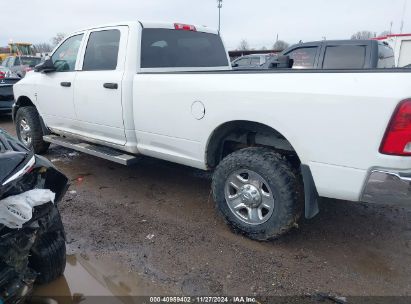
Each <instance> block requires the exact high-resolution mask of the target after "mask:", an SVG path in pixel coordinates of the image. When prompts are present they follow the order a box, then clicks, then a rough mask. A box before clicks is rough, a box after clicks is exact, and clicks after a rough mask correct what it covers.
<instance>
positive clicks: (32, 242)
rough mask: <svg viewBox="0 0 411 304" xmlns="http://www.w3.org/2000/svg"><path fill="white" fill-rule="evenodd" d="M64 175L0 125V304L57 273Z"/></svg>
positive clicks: (61, 260) (61, 262)
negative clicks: (59, 206) (60, 205)
mask: <svg viewBox="0 0 411 304" xmlns="http://www.w3.org/2000/svg"><path fill="white" fill-rule="evenodd" d="M67 188H68V179H67V177H66V176H65V175H64V174H62V173H61V172H59V171H58V170H57V169H56V168H55V167H54V166H53V164H52V163H51V162H50V161H48V160H47V159H45V158H43V157H41V156H37V155H35V154H33V153H32V152H31V151H29V150H27V148H25V147H24V146H23V145H22V144H21V143H20V142H18V141H17V140H16V139H14V138H13V137H11V136H10V135H9V134H7V133H6V132H5V131H3V130H1V129H0V303H20V302H22V301H24V299H25V298H26V297H27V296H29V295H30V293H31V291H32V289H33V286H34V284H35V283H36V284H43V283H48V282H51V281H53V280H54V279H56V278H58V277H59V276H61V275H62V274H63V272H64V269H65V265H66V247H65V233H64V227H63V223H62V221H61V217H60V214H59V211H58V208H57V207H58V203H59V202H60V201H61V199H62V197H63V196H64V194H65V192H66V191H67Z"/></svg>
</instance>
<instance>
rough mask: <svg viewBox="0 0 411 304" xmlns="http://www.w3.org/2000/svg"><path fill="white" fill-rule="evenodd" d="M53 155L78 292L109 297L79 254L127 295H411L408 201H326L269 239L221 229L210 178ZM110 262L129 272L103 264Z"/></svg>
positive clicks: (4, 122) (6, 124)
mask: <svg viewBox="0 0 411 304" xmlns="http://www.w3.org/2000/svg"><path fill="white" fill-rule="evenodd" d="M0 128H4V129H6V130H8V131H10V132H11V133H13V134H14V133H15V132H14V127H13V125H12V123H11V120H10V119H9V118H8V117H1V116H0ZM47 157H48V158H49V159H51V161H52V162H53V163H54V164H55V165H56V166H57V167H58V168H60V169H61V170H62V171H63V172H64V173H65V174H67V175H68V176H69V178H70V179H71V180H72V185H71V187H70V189H69V192H68V193H67V195H66V197H65V199H64V201H63V202H62V203H61V205H60V209H61V213H62V216H63V221H64V224H65V227H66V232H67V243H68V244H67V247H68V253H69V254H71V255H75V256H71V257H69V259H68V261H69V262H68V264H67V265H68V267H67V271H66V277H65V278H62V280H64V282H65V283H64V284H66V285H68V286H69V290H71V289H72V291H71V293H73V292H74V293H79V294H81V295H95V294H100V293H102V294H106V292H111V293H113V291H112V289H110V288H105V290H104V291H100V289H99V288H100V287H101V286H100V285H102V284H100V283H99V286H100V287H98V286H94V285H93V286H94V287H93V286H90V288H85V290H84V288H83V289H81V288H80V287H81V286H84V285H82V284H87V282H88V281H90V280H89V279H88V278H89V277H88V276H90V272H87V274H86V273H84V274H83V275H80V274H78V275H76V274H75V271H74V270H73V269H74V268H75V267H74V266H73V265H72V264H73V263H74V264H75V262H73V261H77V263H78V259H79V258H80V260H81V261H83V262H82V263H80V264H81V265H83V266H82V267H83V268H86V269H90V267H91V268H92V269H97V270H93V271H94V272H93V271H92V273H94V274H95V273H97V275H96V274H95V275H93V277H96V276H97V277H100V278H101V277H103V281H104V282H105V284H106V285H107V284H109V283H110V282H109V283H107V280H105V279H104V278H106V277H110V278H113V273H112V270H113V269H117V270H118V269H123V270H124V271H121V272H120V273H121V274H118V273H117V274H115V275H114V282H116V281H115V280H116V278H117V279H118V277H120V278H121V280H120V281H121V282H129V283H127V284H125V283H124V284H123V283H122V284H113V285H112V284H109V285H110V286H115V287H113V288H114V289H115V292H120V293H122V292H123V293H124V291H122V290H123V289H124V290H126V291H128V292H129V294H138V295H153V294H157V295H158V293H156V292H153V290H154V291H155V290H158V291H160V293H165V294H167V295H259V296H269V295H301V294H316V293H326V294H335V295H343V296H362V295H368V296H376V295H379V296H393V295H408V296H410V295H411V266H410V265H411V204H410V205H409V206H390V205H371V204H365V203H352V202H346V201H337V200H330V199H324V200H323V201H322V202H321V206H320V209H321V213H320V214H319V215H318V216H317V217H316V218H314V219H313V220H310V221H306V220H303V221H302V222H301V223H300V225H299V227H298V228H296V229H294V230H293V231H292V232H291V233H289V234H288V235H286V236H284V237H283V238H282V239H280V240H278V241H273V242H265V243H261V242H255V241H251V240H249V239H247V238H245V237H243V236H241V235H237V234H234V233H232V232H231V230H230V229H229V227H227V226H226V225H225V224H224V222H223V220H222V219H221V218H220V216H219V215H218V213H217V212H216V210H215V208H214V202H213V200H212V198H211V196H210V175H209V174H208V173H204V172H202V171H199V170H196V169H192V168H188V167H184V166H179V165H175V164H171V163H168V162H164V161H160V160H156V159H152V158H142V159H141V160H140V161H139V163H138V164H137V165H135V166H132V167H123V166H121V165H117V164H115V163H111V162H109V161H105V160H102V159H98V158H95V157H91V156H87V155H84V154H79V153H76V152H72V151H70V150H66V149H62V148H60V147H56V146H52V147H51V149H50V151H49V153H48V154H47ZM84 260H85V261H86V262H87V263H86V262H84ZM70 261H71V263H70ZM90 261H93V263H94V264H93V263H91V264H92V266H90V265H89V264H90ZM105 261H111V262H110V263H114V264H115V265H121V266H118V267H117V266H116V267H114V268H113V267H107V269H105V268H104V267H102V265H109V264H110V263H109V262H105ZM84 264H87V265H88V266H84ZM73 267H74V268H73ZM100 281H101V280H97V282H100ZM61 282H62V281H60V284H62V283H61ZM81 282H83V283H81ZM64 284H63V285H64ZM76 284H77V285H79V286H80V287H75V286H76ZM91 284H93V283H91ZM66 285H64V286H66ZM103 285H104V284H103ZM119 285H120V287H118V286H119ZM59 286H60V285H59ZM43 288H44V287H43ZM118 288H120V289H118ZM121 288H123V289H121ZM57 289H58V288H57V287H55V288H51V290H57ZM47 290H50V289H46V291H44V290H43V291H41V289H38V292H40V293H41V292H43V294H44V292H46V293H47ZM107 290H108V291H107ZM66 291H67V290H66ZM125 294H127V293H125Z"/></svg>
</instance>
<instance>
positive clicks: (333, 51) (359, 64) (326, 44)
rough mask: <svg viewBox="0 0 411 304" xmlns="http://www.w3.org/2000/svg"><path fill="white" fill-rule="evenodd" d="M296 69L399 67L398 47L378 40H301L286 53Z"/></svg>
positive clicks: (284, 53) (284, 52)
mask: <svg viewBox="0 0 411 304" xmlns="http://www.w3.org/2000/svg"><path fill="white" fill-rule="evenodd" d="M282 54H283V55H288V56H290V58H291V59H293V60H294V65H293V68H294V69H380V68H393V67H395V60H394V50H393V49H392V48H391V47H390V46H389V44H388V43H385V42H382V41H375V40H330V41H328V40H325V41H316V42H307V43H300V44H297V45H294V46H291V47H290V48H288V49H286V50H285V51H283V52H282Z"/></svg>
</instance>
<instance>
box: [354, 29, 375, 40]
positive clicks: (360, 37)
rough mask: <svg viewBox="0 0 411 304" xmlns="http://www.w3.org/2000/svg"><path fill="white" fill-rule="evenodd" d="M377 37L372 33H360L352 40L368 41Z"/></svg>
mask: <svg viewBox="0 0 411 304" xmlns="http://www.w3.org/2000/svg"><path fill="white" fill-rule="evenodd" d="M375 37H377V33H375V32H370V31H359V32H356V33H355V34H353V35H352V36H351V40H367V39H371V38H375Z"/></svg>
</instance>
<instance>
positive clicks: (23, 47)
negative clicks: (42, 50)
mask: <svg viewBox="0 0 411 304" xmlns="http://www.w3.org/2000/svg"><path fill="white" fill-rule="evenodd" d="M2 49H3V50H4V49H6V50H7V51H6V52H0V62H2V61H4V59H6V58H7V57H9V56H18V55H20V56H34V55H35V53H34V48H33V45H32V44H31V43H27V42H10V43H9V44H8V46H7V48H2Z"/></svg>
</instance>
